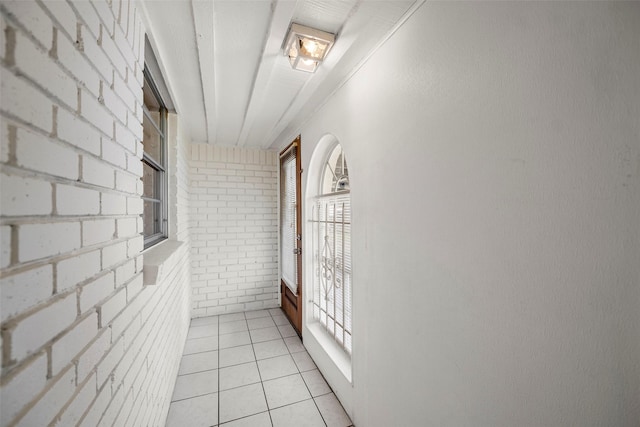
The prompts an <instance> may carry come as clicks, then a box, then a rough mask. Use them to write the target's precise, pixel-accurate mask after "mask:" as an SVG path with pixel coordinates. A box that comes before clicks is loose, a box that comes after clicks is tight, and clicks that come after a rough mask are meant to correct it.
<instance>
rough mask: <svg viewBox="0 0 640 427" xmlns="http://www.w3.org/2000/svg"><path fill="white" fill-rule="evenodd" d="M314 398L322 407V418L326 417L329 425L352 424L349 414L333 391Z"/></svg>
mask: <svg viewBox="0 0 640 427" xmlns="http://www.w3.org/2000/svg"><path fill="white" fill-rule="evenodd" d="M314 400H315V401H316V405H318V408H320V413H321V414H322V418H324V421H325V422H326V423H327V426H328V427H348V426H350V425H352V423H351V420H350V419H349V416H348V415H347V413H346V412H345V411H344V409H343V408H342V405H340V402H339V401H338V399H337V398H336V396H335V395H334V394H333V393H331V394H325V395H324V396H320V397H316V398H315V399H314Z"/></svg>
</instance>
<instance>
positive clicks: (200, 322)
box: [191, 316, 218, 328]
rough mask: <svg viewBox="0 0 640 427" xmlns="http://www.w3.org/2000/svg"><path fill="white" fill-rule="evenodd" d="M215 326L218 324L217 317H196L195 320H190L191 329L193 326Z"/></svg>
mask: <svg viewBox="0 0 640 427" xmlns="http://www.w3.org/2000/svg"><path fill="white" fill-rule="evenodd" d="M214 324H215V325H217V324H218V316H208V317H198V318H196V319H191V327H192V328H193V327H195V326H204V325H214Z"/></svg>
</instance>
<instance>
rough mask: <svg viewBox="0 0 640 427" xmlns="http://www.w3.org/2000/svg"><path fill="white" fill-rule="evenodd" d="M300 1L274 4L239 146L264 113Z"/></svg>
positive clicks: (275, 2) (275, 0) (274, 2)
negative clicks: (272, 76) (276, 66)
mask: <svg viewBox="0 0 640 427" xmlns="http://www.w3.org/2000/svg"><path fill="white" fill-rule="evenodd" d="M297 4H298V1H283V0H280V1H277V0H274V1H273V2H272V8H273V13H272V15H271V24H270V26H269V32H268V34H267V35H266V41H265V44H264V48H263V50H262V59H261V61H260V63H259V64H260V66H259V67H258V69H257V71H256V74H255V76H254V80H253V84H252V87H251V96H250V98H249V102H248V103H247V109H246V110H245V114H244V119H243V122H242V129H241V131H240V136H239V137H238V144H237V145H238V146H239V147H242V146H244V145H246V143H247V138H248V137H249V134H250V131H251V128H252V126H253V123H254V121H255V119H256V117H257V115H259V114H260V113H261V111H263V108H264V105H265V102H266V99H265V98H266V94H267V90H268V87H269V80H270V79H271V73H272V71H273V69H274V67H275V64H276V61H277V60H279V59H280V56H281V55H282V53H281V48H282V42H283V40H284V38H285V36H286V34H287V31H288V28H289V23H290V22H291V19H292V18H293V14H294V12H295V10H296V6H297Z"/></svg>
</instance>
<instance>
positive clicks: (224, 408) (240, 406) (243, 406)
mask: <svg viewBox="0 0 640 427" xmlns="http://www.w3.org/2000/svg"><path fill="white" fill-rule="evenodd" d="M219 399H220V422H221V423H223V422H226V421H231V420H235V419H238V418H242V417H247V416H249V415H254V414H258V413H260V412H264V411H266V410H267V402H266V400H265V397H264V391H263V390H262V384H251V385H247V386H244V387H238V388H233V389H231V390H225V391H221V392H220V393H219Z"/></svg>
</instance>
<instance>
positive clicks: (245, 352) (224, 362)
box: [218, 344, 256, 368]
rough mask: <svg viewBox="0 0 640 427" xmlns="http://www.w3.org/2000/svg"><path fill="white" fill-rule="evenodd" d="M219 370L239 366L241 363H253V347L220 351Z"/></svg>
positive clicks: (254, 358) (243, 346) (247, 346)
mask: <svg viewBox="0 0 640 427" xmlns="http://www.w3.org/2000/svg"><path fill="white" fill-rule="evenodd" d="M218 356H219V358H220V359H219V364H220V367H221V368H224V367H226V366H233V365H240V364H242V363H247V362H253V361H254V360H256V357H255V355H254V353H253V346H252V345H251V344H249V345H241V346H239V347H231V348H225V349H222V350H220V352H219V353H218Z"/></svg>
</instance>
